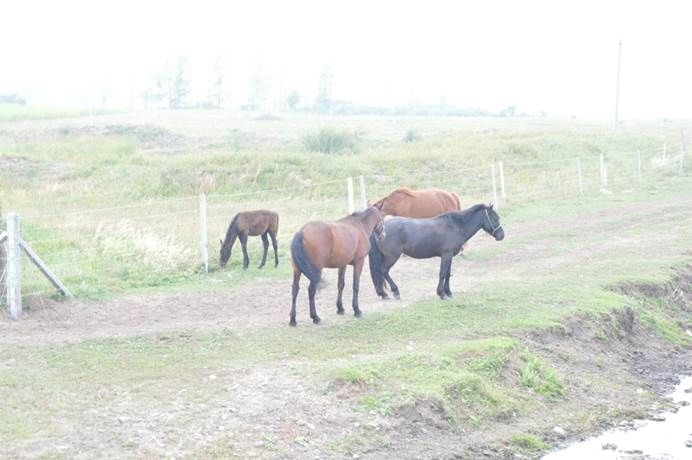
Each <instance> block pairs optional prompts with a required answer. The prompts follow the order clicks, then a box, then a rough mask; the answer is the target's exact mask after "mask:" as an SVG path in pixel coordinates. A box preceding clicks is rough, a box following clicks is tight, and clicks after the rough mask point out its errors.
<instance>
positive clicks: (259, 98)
mask: <svg viewBox="0 0 692 460" xmlns="http://www.w3.org/2000/svg"><path fill="white" fill-rule="evenodd" d="M268 89H269V83H267V81H266V80H265V78H264V75H263V73H262V66H261V65H260V66H258V67H257V73H255V75H254V76H253V77H252V78H251V79H250V99H249V100H248V108H249V109H250V110H262V109H263V108H264V103H265V101H266V99H267V90H268Z"/></svg>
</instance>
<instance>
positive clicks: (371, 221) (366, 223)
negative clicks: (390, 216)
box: [356, 212, 379, 235]
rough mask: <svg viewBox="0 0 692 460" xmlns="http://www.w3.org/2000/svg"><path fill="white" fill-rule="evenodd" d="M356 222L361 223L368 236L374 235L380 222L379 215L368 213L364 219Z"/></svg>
mask: <svg viewBox="0 0 692 460" xmlns="http://www.w3.org/2000/svg"><path fill="white" fill-rule="evenodd" d="M356 220H357V221H359V222H360V224H361V225H362V226H363V228H364V229H365V232H366V233H367V234H368V235H369V234H371V233H372V230H373V229H374V228H375V225H377V222H379V220H378V216H377V213H375V212H366V213H365V215H364V216H362V218H359V219H356Z"/></svg>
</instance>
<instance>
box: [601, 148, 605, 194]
mask: <svg viewBox="0 0 692 460" xmlns="http://www.w3.org/2000/svg"><path fill="white" fill-rule="evenodd" d="M600 159H601V169H600V171H601V188H605V186H604V185H603V177H604V171H603V170H604V162H605V159H604V158H603V154H602V153H601V154H600Z"/></svg>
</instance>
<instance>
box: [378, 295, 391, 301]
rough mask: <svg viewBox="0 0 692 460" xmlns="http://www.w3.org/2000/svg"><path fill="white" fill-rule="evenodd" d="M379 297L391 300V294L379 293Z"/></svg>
mask: <svg viewBox="0 0 692 460" xmlns="http://www.w3.org/2000/svg"><path fill="white" fill-rule="evenodd" d="M379 297H380V298H381V299H382V300H389V296H388V295H387V294H379Z"/></svg>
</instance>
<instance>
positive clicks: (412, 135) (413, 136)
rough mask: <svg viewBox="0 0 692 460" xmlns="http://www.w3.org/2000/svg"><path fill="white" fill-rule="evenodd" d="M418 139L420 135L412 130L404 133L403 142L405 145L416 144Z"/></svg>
mask: <svg viewBox="0 0 692 460" xmlns="http://www.w3.org/2000/svg"><path fill="white" fill-rule="evenodd" d="M420 139H421V136H420V134H419V133H418V131H416V130H415V129H413V128H411V129H409V130H408V131H406V135H405V136H404V142H406V143H412V142H418V141H419V140H420Z"/></svg>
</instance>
